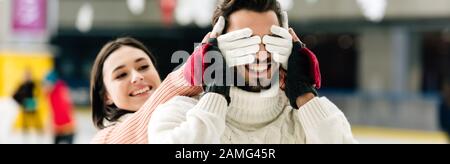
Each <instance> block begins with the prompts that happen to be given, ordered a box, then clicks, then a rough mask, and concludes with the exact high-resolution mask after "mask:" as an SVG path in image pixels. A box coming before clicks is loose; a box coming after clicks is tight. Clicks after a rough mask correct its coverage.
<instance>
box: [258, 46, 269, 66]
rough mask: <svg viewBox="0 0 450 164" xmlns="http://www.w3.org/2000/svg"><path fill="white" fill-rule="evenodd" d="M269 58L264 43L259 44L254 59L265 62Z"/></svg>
mask: <svg viewBox="0 0 450 164" xmlns="http://www.w3.org/2000/svg"><path fill="white" fill-rule="evenodd" d="M269 58H270V53H269V52H267V50H266V47H265V46H264V44H260V47H259V52H258V53H256V61H258V63H261V62H267V61H268V60H269Z"/></svg>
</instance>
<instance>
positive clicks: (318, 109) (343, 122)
mask: <svg viewBox="0 0 450 164" xmlns="http://www.w3.org/2000/svg"><path fill="white" fill-rule="evenodd" d="M298 118H299V120H300V122H301V124H302V126H303V129H304V130H305V136H306V143H307V144H353V143H358V142H357V141H356V140H355V139H354V137H353V134H352V131H351V127H350V123H349V122H348V121H347V118H346V117H345V116H344V114H343V113H342V112H341V111H340V110H339V109H338V107H336V105H334V104H333V103H332V102H331V101H330V100H328V99H327V98H314V99H313V100H311V101H310V102H308V103H306V104H305V105H304V106H302V107H301V108H300V109H299V112H298Z"/></svg>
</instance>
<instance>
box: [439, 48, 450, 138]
mask: <svg viewBox="0 0 450 164" xmlns="http://www.w3.org/2000/svg"><path fill="white" fill-rule="evenodd" d="M440 64H441V65H440V66H441V67H440V68H441V70H440V71H441V75H442V79H443V80H442V89H441V100H440V104H439V125H440V128H441V129H442V130H443V131H444V132H445V133H446V135H447V142H448V143H450V54H448V53H447V54H444V59H443V60H441V63H440Z"/></svg>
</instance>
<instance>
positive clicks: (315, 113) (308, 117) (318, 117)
mask: <svg viewBox="0 0 450 164" xmlns="http://www.w3.org/2000/svg"><path fill="white" fill-rule="evenodd" d="M331 108H337V107H335V106H331V105H330V100H328V99H327V98H317V97H316V98H314V99H312V100H311V101H309V102H308V103H306V104H305V105H303V106H302V107H301V108H300V109H299V111H298V116H299V118H300V121H301V122H302V124H303V125H305V127H317V126H318V125H319V124H320V123H321V122H323V121H324V120H326V119H327V118H330V117H331V116H333V115H336V114H337V112H336V111H339V110H332V109H331Z"/></svg>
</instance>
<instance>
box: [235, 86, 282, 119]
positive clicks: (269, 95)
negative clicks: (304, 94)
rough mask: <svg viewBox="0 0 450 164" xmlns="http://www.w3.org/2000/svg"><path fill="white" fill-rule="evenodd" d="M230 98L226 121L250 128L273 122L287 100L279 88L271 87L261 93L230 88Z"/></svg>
mask: <svg viewBox="0 0 450 164" xmlns="http://www.w3.org/2000/svg"><path fill="white" fill-rule="evenodd" d="M230 97H231V103H230V106H229V108H228V112H227V118H228V121H230V122H234V123H236V124H238V125H251V126H252V127H254V126H258V125H261V126H263V125H266V124H268V123H270V122H271V121H273V120H275V119H276V118H277V117H278V116H279V115H280V114H281V112H282V111H283V108H284V107H285V106H286V103H287V101H286V100H287V98H286V97H285V96H284V92H283V91H282V90H280V89H279V87H272V88H271V89H269V90H267V91H263V92H261V93H254V92H247V91H244V90H241V89H239V88H237V87H231V89H230Z"/></svg>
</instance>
